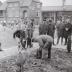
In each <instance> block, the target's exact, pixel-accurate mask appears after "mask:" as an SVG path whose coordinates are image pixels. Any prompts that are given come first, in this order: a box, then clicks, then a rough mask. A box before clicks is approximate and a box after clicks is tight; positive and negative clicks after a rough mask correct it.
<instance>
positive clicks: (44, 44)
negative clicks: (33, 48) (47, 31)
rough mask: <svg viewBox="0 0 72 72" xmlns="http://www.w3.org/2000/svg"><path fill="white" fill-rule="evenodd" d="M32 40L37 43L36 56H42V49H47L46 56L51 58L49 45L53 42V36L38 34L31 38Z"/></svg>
mask: <svg viewBox="0 0 72 72" xmlns="http://www.w3.org/2000/svg"><path fill="white" fill-rule="evenodd" d="M32 41H33V42H38V43H39V47H40V48H39V49H38V51H37V58H39V59H41V58H42V49H46V50H48V58H51V47H52V43H53V38H52V37H51V36H49V35H39V36H37V37H35V38H33V39H32Z"/></svg>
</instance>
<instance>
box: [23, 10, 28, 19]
mask: <svg viewBox="0 0 72 72" xmlns="http://www.w3.org/2000/svg"><path fill="white" fill-rule="evenodd" d="M26 17H27V11H26V10H25V11H23V18H26Z"/></svg>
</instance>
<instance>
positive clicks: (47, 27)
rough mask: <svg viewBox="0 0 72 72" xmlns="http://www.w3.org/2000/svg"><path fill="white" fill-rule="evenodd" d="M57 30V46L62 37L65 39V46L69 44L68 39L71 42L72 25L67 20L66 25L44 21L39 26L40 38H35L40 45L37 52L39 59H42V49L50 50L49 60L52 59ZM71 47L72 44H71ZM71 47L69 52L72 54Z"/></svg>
mask: <svg viewBox="0 0 72 72" xmlns="http://www.w3.org/2000/svg"><path fill="white" fill-rule="evenodd" d="M55 30H57V37H58V38H57V44H58V43H59V39H60V37H61V38H62V41H63V38H65V45H66V44H67V43H68V42H67V41H68V38H70V41H71V32H72V24H71V23H70V21H69V20H68V19H67V20H66V23H62V22H57V24H54V23H53V22H52V20H49V21H44V22H43V23H42V24H40V26H39V36H38V37H37V38H34V40H35V41H37V42H38V43H39V46H40V48H39V50H38V51H37V57H38V58H41V57H42V49H47V50H48V58H51V47H52V44H54V34H55ZM69 45H70V46H71V42H70V44H69ZM69 48H71V47H69V46H68V47H67V49H68V52H70V49H69Z"/></svg>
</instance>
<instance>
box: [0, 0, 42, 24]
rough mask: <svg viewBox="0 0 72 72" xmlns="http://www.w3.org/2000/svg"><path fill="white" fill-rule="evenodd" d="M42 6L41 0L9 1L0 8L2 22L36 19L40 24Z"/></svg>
mask: <svg viewBox="0 0 72 72" xmlns="http://www.w3.org/2000/svg"><path fill="white" fill-rule="evenodd" d="M41 6H42V3H41V2H40V1H39V0H7V1H6V2H4V3H3V4H2V5H1V7H0V11H2V13H0V20H6V21H7V22H11V21H15V20H19V19H22V20H25V21H26V20H30V19H34V20H35V21H36V22H35V23H38V22H39V21H41Z"/></svg>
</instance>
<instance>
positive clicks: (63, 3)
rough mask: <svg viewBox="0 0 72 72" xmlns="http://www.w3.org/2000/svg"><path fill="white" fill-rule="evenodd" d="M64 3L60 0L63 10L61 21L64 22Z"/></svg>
mask: <svg viewBox="0 0 72 72" xmlns="http://www.w3.org/2000/svg"><path fill="white" fill-rule="evenodd" d="M65 1H66V0H62V8H63V13H62V21H63V20H64V6H65Z"/></svg>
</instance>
